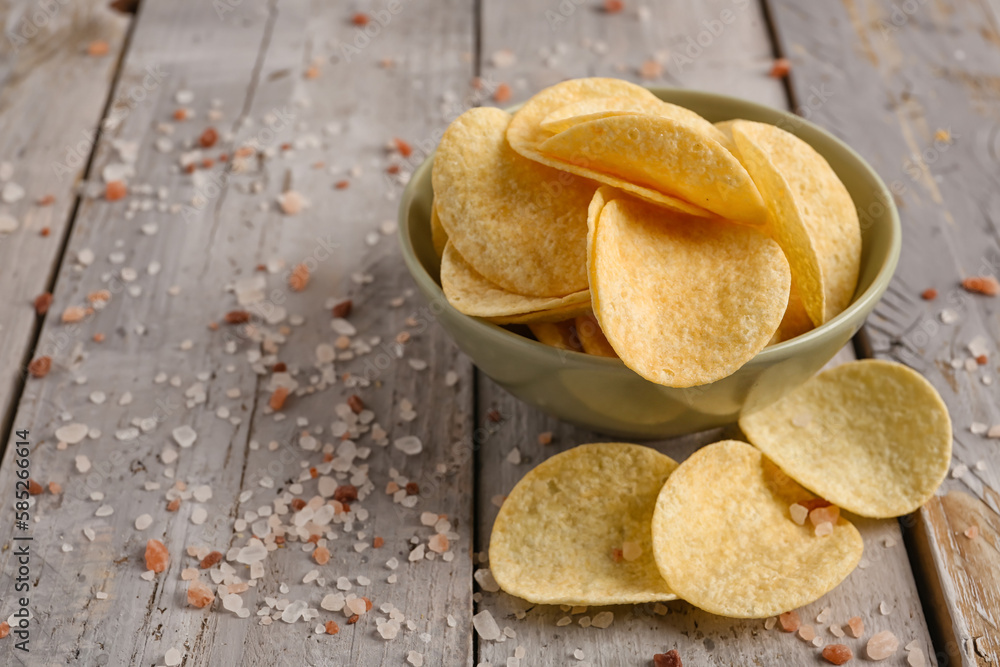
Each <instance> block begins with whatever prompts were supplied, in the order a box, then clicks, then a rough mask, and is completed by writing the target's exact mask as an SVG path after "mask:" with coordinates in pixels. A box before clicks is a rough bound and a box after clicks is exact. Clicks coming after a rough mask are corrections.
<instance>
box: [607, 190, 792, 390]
mask: <svg viewBox="0 0 1000 667" xmlns="http://www.w3.org/2000/svg"><path fill="white" fill-rule="evenodd" d="M588 256H589V260H590V266H589V269H588V270H589V272H590V277H591V281H590V282H591V300H592V302H593V308H594V314H595V315H597V319H598V321H599V322H600V325H601V330H602V331H604V335H605V336H607V339H608V341H610V343H611V346H612V347H613V348H614V349H615V351H616V352H617V353H618V355H619V356H620V357H621V359H622V361H624V362H625V365H626V366H628V367H629V368H631V369H632V370H634V371H635V372H636V373H638V374H639V375H641V376H642V377H644V378H646V379H647V380H650V381H651V382H656V383H658V384H662V385H666V386H668V387H691V386H695V385H700V384H707V383H709V382H713V381H715V380H718V379H720V378H723V377H726V376H727V375H730V374H731V373H733V372H734V371H735V370H736V369H737V368H739V367H740V366H742V365H743V364H745V363H746V362H747V361H749V360H750V359H751V358H752V357H753V356H754V355H755V354H757V352H759V351H760V350H761V349H763V348H764V346H765V345H767V343H768V341H769V340H770V338H771V336H772V334H773V333H774V332H775V330H776V329H777V327H778V323H779V322H780V321H781V317H782V315H783V314H784V312H785V306H786V304H787V303H788V289H789V283H790V280H791V278H790V275H789V271H788V263H787V262H786V261H785V258H784V255H783V254H782V252H781V249H780V248H779V247H778V245H777V244H776V243H775V242H774V241H772V240H771V239H769V238H768V237H767V236H765V235H764V234H762V233H760V232H758V231H757V230H756V229H753V228H752V227H748V226H745V225H734V224H731V223H729V222H726V221H721V220H708V219H704V220H703V219H699V220H697V221H694V222H693V221H692V220H691V218H688V217H686V216H683V215H680V214H677V213H673V212H671V211H669V210H667V209H663V208H658V207H656V206H652V205H649V204H645V203H643V202H640V201H636V200H631V199H626V198H622V199H614V200H612V201H610V202H608V203H606V204H605V205H604V207H603V209H601V212H600V217H599V219H598V220H597V221H596V225H595V226H594V227H593V228H592V229H591V232H590V234H589V237H588Z"/></svg>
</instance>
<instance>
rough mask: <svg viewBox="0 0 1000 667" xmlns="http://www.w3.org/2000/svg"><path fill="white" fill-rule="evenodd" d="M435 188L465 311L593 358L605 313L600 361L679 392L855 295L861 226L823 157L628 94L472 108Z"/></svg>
mask: <svg viewBox="0 0 1000 667" xmlns="http://www.w3.org/2000/svg"><path fill="white" fill-rule="evenodd" d="M432 181H433V186H434V205H433V219H432V227H433V230H434V245H435V248H436V249H437V251H438V252H439V254H440V256H441V258H442V268H441V280H442V286H443V288H444V293H445V296H446V297H447V299H448V301H449V303H450V304H451V305H452V306H454V307H455V308H456V309H457V310H459V311H460V312H462V313H465V314H467V315H472V316H476V317H483V318H485V319H488V320H491V321H493V322H496V323H498V324H516V323H524V324H532V323H549V324H559V325H560V328H558V329H551V330H552V331H556V330H558V331H561V332H562V334H561V335H560V336H552V335H548V336H546V335H542V336H536V338H537V339H538V340H539V341H541V342H542V343H546V344H548V343H549V342H550V341H551V344H554V345H556V346H557V347H560V348H562V349H566V350H575V351H583V352H587V351H588V350H587V346H586V345H583V344H582V343H581V342H580V340H579V339H580V336H579V334H578V333H577V332H575V324H576V323H575V320H576V318H578V317H592V318H593V321H594V322H595V323H596V324H597V325H598V326H599V328H600V333H601V334H602V335H601V336H600V340H601V341H606V342H607V347H596V346H591V349H601V350H602V351H603V356H612V353H613V355H614V356H617V357H618V358H620V359H621V360H622V362H624V364H625V365H626V366H627V367H628V368H630V369H631V370H633V371H634V372H636V373H637V374H639V375H640V376H641V377H643V378H645V379H646V380H649V381H650V382H654V383H656V384H659V385H662V386H666V387H677V388H684V387H695V386H700V385H707V384H711V383H713V382H715V381H717V380H720V379H722V378H725V377H727V376H729V375H731V374H733V373H734V372H735V371H737V370H738V369H739V368H740V367H742V366H743V365H744V364H746V363H747V362H748V361H750V360H751V359H752V358H754V357H755V356H756V355H757V354H758V353H759V352H761V350H763V349H764V348H765V347H767V346H768V345H769V344H774V343H780V342H782V341H784V340H789V339H791V338H794V337H796V336H798V335H801V334H803V333H806V332H807V331H809V330H811V329H812V328H813V327H816V326H820V325H822V324H824V323H825V322H827V321H829V320H831V319H832V318H834V317H836V316H837V315H838V314H839V313H840V312H841V311H843V310H844V309H845V308H846V307H847V306H848V305H849V304H850V302H851V298H852V297H853V295H854V292H855V290H856V287H857V283H858V275H859V268H860V263H861V229H860V225H859V222H858V216H857V212H856V210H855V207H854V204H853V202H852V200H851V196H850V194H849V193H848V191H847V189H846V188H845V186H844V185H843V183H841V181H840V179H839V178H838V177H837V175H836V173H835V172H834V171H833V169H832V168H831V167H830V165H829V164H828V163H827V162H826V160H825V159H824V158H823V157H822V156H821V155H820V154H819V153H818V152H817V151H816V150H814V149H813V148H812V147H811V146H810V145H809V144H807V143H806V142H804V141H802V140H801V139H799V138H797V137H795V136H794V135H793V134H791V133H789V132H786V131H785V130H783V129H781V128H779V127H777V126H774V125H768V124H765V123H759V122H754V121H744V120H731V121H727V122H724V123H718V124H714V125H713V124H712V123H711V122H709V121H708V120H707V119H705V118H702V117H701V116H699V115H698V114H696V113H694V112H693V111H691V110H689V109H686V108H684V107H681V106H678V105H674V104H670V103H667V102H664V101H661V100H659V99H657V98H656V97H655V96H653V95H652V94H651V93H650V92H649V91H647V90H646V89H645V88H642V87H640V86H636V85H634V84H631V83H628V82H626V81H621V80H617V79H600V78H593V79H575V80H571V81H565V82H563V83H560V84H556V85H555V86H552V87H550V88H547V89H546V90H543V91H541V92H540V93H538V94H537V95H535V96H534V97H532V98H531V99H530V100H528V102H527V103H525V105H524V106H523V107H522V108H521V109H520V110H518V111H517V112H516V113H514V114H513V116H511V115H510V114H508V113H507V112H504V111H501V110H498V109H493V108H477V109H471V110H469V111H467V112H466V113H464V114H462V115H461V116H459V117H458V118H457V119H456V120H455V121H454V122H453V123H452V124H451V126H449V128H448V129H447V130H446V132H445V133H444V136H443V137H442V140H441V144H440V146H439V147H438V149H437V152H436V154H435V157H434V164H433V173H432ZM599 187H600V189H599ZM536 329H538V330H542V329H544V330H546V331H548V330H549V328H546V327H541V328H539V327H536ZM567 338H569V339H574V341H575V342H573V343H567V342H566V339H567ZM590 340H594V337H590ZM608 347H609V348H610V349H607V348H608Z"/></svg>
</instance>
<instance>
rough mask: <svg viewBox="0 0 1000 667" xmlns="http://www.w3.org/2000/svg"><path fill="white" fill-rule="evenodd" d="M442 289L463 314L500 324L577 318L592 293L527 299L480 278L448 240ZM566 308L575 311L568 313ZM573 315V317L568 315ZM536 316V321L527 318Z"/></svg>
mask: <svg viewBox="0 0 1000 667" xmlns="http://www.w3.org/2000/svg"><path fill="white" fill-rule="evenodd" d="M441 287H442V289H443V290H444V295H445V298H447V299H448V303H450V304H451V305H452V306H454V307H455V309H456V310H458V311H459V312H461V313H465V314H466V315H472V316H474V317H484V318H487V319H490V320H494V321H496V318H500V319H501V320H502V321H498V322H497V324H501V323H504V324H512V323H514V322H516V321H518V322H526V321H532V320H537V317H538V315H540V314H543V313H546V312H547V311H557V310H559V309H564V310H559V314H556V315H555V317H556V318H557V320H565V319H567V318H570V317H575V316H576V315H577V314H578V313H579V312H586V310H587V309H588V308H589V307H590V292H589V290H582V291H580V292H574V293H573V294H569V295H567V296H563V297H543V296H524V295H522V294H514V293H513V292H508V291H507V290H505V289H503V288H501V287H500V286H498V285H494V284H493V283H491V282H490V281H488V280H486V278H484V277H483V276H481V275H479V273H477V272H476V270H475V269H473V268H472V267H471V266H470V265H469V263H468V262H466V261H465V259H464V258H463V257H462V256H461V255H460V254H459V253H458V251H457V250H456V249H455V246H454V245H453V244H452V243H451V241H448V243H447V245H445V248H444V256H443V257H442V258H441ZM566 307H569V308H571V309H572V310H565V308H566ZM566 313H570V314H566ZM532 314H533V315H535V316H536V317H535V318H530V317H529V318H528V319H524V318H525V316H528V315H532Z"/></svg>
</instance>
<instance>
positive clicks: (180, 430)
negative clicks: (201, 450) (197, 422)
mask: <svg viewBox="0 0 1000 667" xmlns="http://www.w3.org/2000/svg"><path fill="white" fill-rule="evenodd" d="M172 435H173V436H174V442H176V443H177V444H178V445H179V446H180V447H181V448H182V449H186V448H188V447H190V446H191V445H193V444H194V441H195V440H197V439H198V434H197V433H195V430H194V429H193V428H191V427H190V426H188V425H187V424H185V425H184V426H178V427H177V428H175V429H174V430H173V433H172Z"/></svg>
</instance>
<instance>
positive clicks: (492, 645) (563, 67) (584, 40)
mask: <svg viewBox="0 0 1000 667" xmlns="http://www.w3.org/2000/svg"><path fill="white" fill-rule="evenodd" d="M569 4H570V3H564V5H567V6H568V5H569ZM648 6H649V8H650V16H649V20H648V21H644V20H641V19H640V18H639V16H638V15H637V13H636V11H635V9H634V8H633V7H632V6H631V4H629V5H628V7H629V9H627V10H626V11H625V12H623V13H622V14H616V15H607V14H604V13H603V12H600V11H595V10H594V9H593V8H591V7H589V6H586V5H585V6H576V5H574V7H576V9H575V11H574V12H572V13H569V15H568V16H564V17H563V18H565V20H564V21H559V20H558V19H553V18H552V17H551V15H550V16H549V17H548V18H546V16H545V14H544V13H543V8H540V7H538V6H537V5H535V4H532V3H527V2H525V3H518V2H509V1H508V2H499V1H496V2H493V1H489V0H488V1H486V2H484V4H483V31H482V34H483V47H482V56H483V66H482V67H483V75H484V77H485V78H487V79H491V80H504V81H510V82H512V83H513V84H514V87H515V95H516V99H523V98H526V97H528V96H529V95H530V94H532V93H533V92H535V91H536V90H537V89H538V88H540V87H542V86H545V85H550V84H552V83H555V82H557V81H559V80H562V79H564V78H570V77H575V76H620V77H624V78H628V79H632V80H639V77H638V70H637V68H638V67H640V66H641V65H642V63H643V62H645V61H646V60H649V59H656V58H657V57H659V58H660V60H661V61H662V64H663V65H664V68H663V74H662V76H661V77H658V78H656V79H652V80H647V81H646V82H647V83H652V84H659V85H664V84H665V83H666V84H672V85H678V86H686V87H691V88H699V89H704V90H710V91H714V92H722V93H727V94H733V95H738V96H741V97H745V98H748V99H752V100H755V101H758V102H762V103H765V104H770V105H772V106H777V107H779V108H786V107H787V106H788V99H787V96H786V93H785V90H784V88H783V85H782V84H781V82H779V81H776V80H774V79H771V78H769V77H768V76H767V73H768V72H769V71H770V69H771V65H772V63H773V57H774V54H773V53H772V46H771V42H770V39H769V36H768V33H767V26H766V24H765V22H764V19H763V16H762V14H761V10H760V7H759V6H758V5H756V4H755V3H743V2H728V1H725V0H721V1H718V2H710V3H702V2H690V3H688V2H685V3H676V2H673V3H667V2H654V3H649V4H648ZM548 9H549V10H552V11H554V12H556V14H557V15H558V16H563V15H562V14H561V13H559V6H558V5H557V4H556V3H551V6H548ZM724 12H731V16H732V20H728V19H729V16H730V15H727V14H724ZM536 16H537V17H538V18H537V19H536V20H532V18H533V17H536ZM526 17H527V18H526ZM689 38H690V41H689ZM699 39H700V40H701V41H700V43H699V41H698V40H699ZM692 42H693V43H694V44H695V45H696V46H697V47H698V48H700V51H699V50H698V48H693V47H691V43H692ZM542 45H544V46H542ZM504 48H507V49H511V50H512V51H514V53H515V54H516V55H517V65H516V67H515V68H512V69H508V70H504V69H499V70H498V69H496V68H495V67H492V62H491V61H492V54H493V53H494V52H496V51H497V50H500V49H504ZM658 52H660V53H659V55H657V54H658ZM549 53H552V54H555V57H554V58H553V59H548V55H547V54H549ZM622 64H624V65H625V66H624V67H622V66H621V65H622ZM851 358H853V352H852V350H851V349H850V348H845V349H844V350H843V351H842V352H841V353H840V354H839V355H838V357H837V358H836V359H835V360H834V361H833V362H832V363H837V362H843V361H846V360H850V359H851ZM491 410H495V411H497V412H498V413H499V414H500V415H501V418H502V419H501V422H500V424H499V427H498V428H497V429H496V432H495V433H494V434H492V435H491V436H490V438H489V439H488V440H487V441H486V443H485V445H484V446H483V447H482V449H481V450H480V452H479V461H478V465H477V471H478V477H477V486H476V494H477V498H478V515H477V516H478V525H479V532H478V539H477V549H479V550H480V551H485V550H486V549H487V548H488V544H489V534H490V530H491V527H492V525H493V520H494V519H495V517H496V513H497V511H498V509H499V508H498V505H497V503H498V502H499V501H500V499H502V497H503V496H504V495H505V494H507V493H508V492H509V491H510V489H511V488H512V487H513V486H514V484H515V483H516V482H517V481H518V480H519V479H520V478H521V477H522V476H523V475H524V474H525V473H527V472H528V471H529V470H530V469H531V468H532V467H533V466H534V465H537V464H538V463H539V462H540V461H542V460H543V459H545V458H547V457H549V456H551V455H553V454H555V453H557V452H559V451H563V450H565V449H568V448H570V447H573V446H575V445H578V444H582V443H586V442H601V441H607V440H608V438H607V437H604V436H601V435H600V434H597V433H591V432H588V431H585V430H583V429H579V428H575V427H573V426H571V425H568V424H565V423H562V422H558V421H556V420H554V419H551V418H549V417H547V416H545V415H544V414H543V413H541V412H540V411H538V410H535V409H533V408H531V407H528V406H526V405H524V404H523V403H520V402H519V401H517V400H515V399H513V398H512V397H511V396H510V395H508V394H507V393H506V392H504V391H503V390H502V389H500V388H499V387H498V386H497V385H496V384H494V383H493V382H492V381H491V380H489V379H488V378H486V377H483V376H480V378H479V395H478V414H479V415H480V416H483V415H487V414H489V412H490V411H491ZM547 431H551V432H552V433H553V434H554V436H555V442H554V444H552V445H549V446H540V445H539V444H537V436H538V434H540V433H542V432H547ZM728 437H737V438H741V437H742V436H741V435H740V433H739V431H738V429H737V428H736V427H735V426H734V427H730V428H728V429H721V430H713V431H708V432H705V433H701V434H696V435H693V436H688V437H684V438H677V439H673V440H668V441H660V442H651V443H644V444H648V445H650V446H653V447H655V448H656V449H658V450H659V451H661V452H663V453H665V454H667V455H668V456H671V457H672V458H674V459H676V460H679V461H680V460H683V459H685V458H686V457H687V456H689V455H690V454H691V453H692V452H694V451H695V450H696V449H698V448H699V447H701V446H703V445H705V444H708V443H711V442H715V441H717V440H720V439H724V438H728ZM515 448H517V449H518V451H519V453H520V455H521V462H520V463H519V464H517V465H515V464H512V463H510V462H508V460H507V457H508V455H509V454H510V452H511V451H512V450H513V449H515ZM852 520H853V521H854V522H855V524H856V525H857V526H858V528H859V530H860V531H861V533H862V535H863V536H864V539H865V556H864V560H863V562H862V566H861V567H859V568H858V569H857V570H855V572H854V573H852V574H851V575H850V576H849V577H848V579H847V580H846V581H845V582H844V583H843V584H842V585H841V586H840V587H838V588H837V589H836V590H834V591H833V592H831V593H830V594H828V595H826V596H824V597H823V598H822V599H820V600H819V601H817V602H816V603H814V604H812V605H809V606H807V607H806V608H804V609H803V610H802V611H801V614H802V618H803V619H804V621H803V622H808V623H812V624H813V625H817V626H820V625H822V626H823V627H822V629H821V631H820V632H819V635H820V636H821V637H823V639H824V641H825V642H827V643H833V642H835V641H844V642H845V643H847V644H848V645H849V646H851V648H852V649H853V650H854V652H855V655H863V652H864V642H863V641H862V640H854V639H845V640H836V639H835V638H834V636H833V635H831V634H830V633H829V631H828V629H827V626H828V625H829V623H827V624H818V623H816V622H815V620H814V619H815V617H816V616H817V615H818V614H819V612H820V611H822V610H823V609H824V608H826V607H829V608H830V610H831V612H830V613H831V621H832V622H837V623H844V622H846V620H847V619H848V618H850V617H851V616H854V615H860V616H861V617H862V618H863V619H864V621H865V625H866V628H867V629H868V634H869V636H870V634H871V633H872V632H874V631H879V630H885V629H890V630H892V631H893V632H894V633H895V634H896V635H897V636H898V637H899V638H900V639H901V640H902V643H903V644H906V643H909V642H910V641H914V640H916V641H917V644H918V645H919V646H921V647H922V649H923V650H924V652H925V653H928V654H932V653H933V650H932V649H931V645H930V636H929V634H928V630H927V626H926V623H925V621H924V616H923V612H922V610H921V608H920V602H919V599H918V595H917V590H916V585H915V583H914V579H913V575H912V572H911V570H910V565H909V561H908V557H907V553H906V551H905V548H904V546H903V541H902V536H901V534H900V529H899V525H898V524H897V523H896V522H895V521H871V520H863V519H857V518H852ZM887 544H888V545H891V546H886V545H887ZM481 594H482V598H481V600H480V602H479V604H478V606H477V611H479V610H483V609H487V610H489V611H490V612H491V613H492V614H493V615H494V617H496V619H497V621H498V623H499V624H500V626H501V628H503V627H505V626H509V627H510V628H511V629H512V630H513V631H514V632H515V633H516V637H515V638H511V639H507V640H506V641H504V642H502V643H498V642H489V641H482V640H479V660H480V661H488V662H489V663H490V664H492V665H503V664H505V660H506V659H508V658H509V657H511V656H513V655H514V652H515V650H516V647H518V646H523V647H524V649H525V653H526V655H525V658H524V660H523V661H522V664H581V665H583V664H590V665H647V664H650V661H651V659H652V656H653V654H654V653H659V652H663V651H666V650H668V649H671V648H676V649H678V651H679V652H680V654H681V656H682V658H683V659H684V662H685V664H693V665H779V664H781V665H785V664H788V665H791V664H796V665H798V664H813V663H815V662H818V661H819V660H820V658H819V650H818V649H816V648H814V647H812V646H810V645H808V644H807V643H805V642H803V641H801V640H800V639H798V638H796V637H793V636H790V635H787V634H784V633H782V632H780V631H778V630H770V631H768V630H765V629H764V622H763V621H739V620H732V619H726V618H721V617H717V616H713V615H711V614H706V613H704V612H701V611H699V610H697V609H695V608H693V607H691V606H690V605H688V604H686V603H683V602H671V603H668V604H667V608H668V612H667V613H666V615H662V616H661V615H657V614H656V613H655V612H654V605H637V606H634V607H628V606H623V607H614V608H611V610H612V611H613V612H614V614H615V620H614V623H613V625H611V627H609V628H607V629H606V630H599V629H596V628H584V627H581V626H580V625H579V619H580V618H581V617H582V616H587V617H592V616H593V614H594V613H595V612H596V611H600V610H599V609H590V610H588V611H587V612H586V613H585V614H577V615H575V616H573V623H572V624H570V625H567V626H562V627H560V626H557V622H558V621H559V619H560V618H563V617H565V616H568V615H569V614H567V613H566V612H564V611H562V610H560V609H559V608H558V607H550V606H544V605H538V606H532V605H529V604H528V603H526V602H524V601H523V600H519V599H517V598H513V597H511V596H508V595H506V594H503V593H481ZM883 601H885V602H886V604H887V605H888V606H889V607H890V608H891V609H892V611H891V613H890V614H889V615H882V614H881V612H880V611H879V606H880V604H881V603H882V602H883ZM518 616H523V618H518ZM578 649H580V650H582V651H583V656H584V657H583V658H582V659H581V660H580V661H579V662H577V659H576V657H575V655H574V652H575V651H576V650H578ZM897 657H899V658H900V659H901V660H905V658H902V652H901V654H900V656H897ZM901 664H902V663H901Z"/></svg>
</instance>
